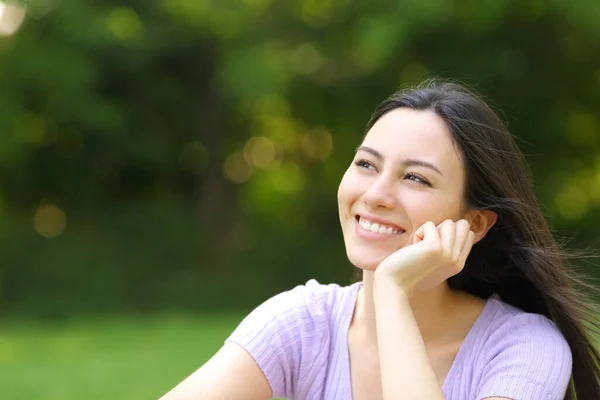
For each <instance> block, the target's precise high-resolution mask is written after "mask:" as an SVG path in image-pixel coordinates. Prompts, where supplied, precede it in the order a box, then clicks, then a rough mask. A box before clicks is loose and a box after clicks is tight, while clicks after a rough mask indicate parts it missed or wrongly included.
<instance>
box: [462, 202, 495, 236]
mask: <svg viewBox="0 0 600 400" xmlns="http://www.w3.org/2000/svg"><path fill="white" fill-rule="evenodd" d="M497 219H498V215H497V214H496V213H495V212H493V211H489V210H472V211H469V212H468V213H467V220H468V221H469V222H470V223H471V230H472V231H473V233H474V234H475V240H474V243H477V242H479V241H480V240H481V239H483V238H484V237H485V235H486V234H487V233H488V231H489V230H490V228H491V227H492V226H494V224H495V223H496V220H497Z"/></svg>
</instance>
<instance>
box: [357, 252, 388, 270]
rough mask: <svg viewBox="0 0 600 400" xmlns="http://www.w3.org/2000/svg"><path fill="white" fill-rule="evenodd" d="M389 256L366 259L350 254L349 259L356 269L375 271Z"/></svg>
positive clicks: (363, 256) (362, 256)
mask: <svg viewBox="0 0 600 400" xmlns="http://www.w3.org/2000/svg"><path fill="white" fill-rule="evenodd" d="M387 256H388V254H385V255H380V256H371V257H365V255H360V254H348V259H349V260H350V262H351V263H352V265H354V266H355V267H356V268H360V269H362V270H364V271H375V270H376V269H377V266H378V265H379V264H381V262H382V261H383V260H385V258H386V257H387Z"/></svg>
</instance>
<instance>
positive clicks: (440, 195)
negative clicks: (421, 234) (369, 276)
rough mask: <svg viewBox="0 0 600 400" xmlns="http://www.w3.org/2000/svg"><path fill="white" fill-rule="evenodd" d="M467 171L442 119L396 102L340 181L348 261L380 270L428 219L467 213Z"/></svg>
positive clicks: (447, 217)
mask: <svg viewBox="0 0 600 400" xmlns="http://www.w3.org/2000/svg"><path fill="white" fill-rule="evenodd" d="M464 185H465V171H464V167H463V163H462V161H461V157H460V155H459V151H458V149H457V148H456V146H455V145H454V143H453V141H452V138H451V134H450V132H449V131H448V128H447V127H446V125H445V123H444V121H443V120H442V119H441V118H440V117H439V116H437V115H436V114H435V113H434V112H433V111H417V110H412V109H409V108H397V109H395V110H392V111H390V112H388V113H386V114H385V115H383V116H382V117H381V118H380V119H379V120H378V121H377V122H376V123H375V125H373V127H372V128H371V129H370V130H369V132H368V133H367V135H366V137H365V140H364V141H363V143H362V144H361V146H360V147H359V148H358V150H357V152H356V155H355V157H354V160H353V162H352V164H351V165H350V167H349V168H348V170H347V171H346V173H345V174H344V177H343V178H342V181H341V183H340V187H339V190H338V206H339V213H340V222H341V225H342V231H343V234H344V241H345V243H346V252H347V254H348V258H349V259H350V262H352V263H353V264H354V265H355V266H357V267H359V268H362V269H365V270H375V268H377V265H379V263H381V261H383V259H384V258H385V257H387V256H388V255H390V254H392V253H393V252H395V251H396V250H398V249H400V248H401V247H404V246H407V245H410V244H411V243H412V240H413V234H414V232H415V231H416V230H417V229H418V228H419V227H420V226H421V225H423V224H424V223H425V222H427V221H433V222H434V223H435V224H436V225H438V224H439V223H441V222H442V221H444V220H446V219H452V220H454V221H456V220H458V219H460V218H462V217H463V214H462V211H463V208H462V205H463V202H462V200H463V193H464Z"/></svg>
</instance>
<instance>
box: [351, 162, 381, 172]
mask: <svg viewBox="0 0 600 400" xmlns="http://www.w3.org/2000/svg"><path fill="white" fill-rule="evenodd" d="M354 165H356V166H357V167H359V168H365V169H372V170H377V168H375V166H374V165H373V164H372V163H370V162H369V161H367V160H356V161H354Z"/></svg>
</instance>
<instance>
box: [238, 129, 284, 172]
mask: <svg viewBox="0 0 600 400" xmlns="http://www.w3.org/2000/svg"><path fill="white" fill-rule="evenodd" d="M244 159H245V160H246V162H247V163H248V164H249V165H254V166H256V167H258V168H262V169H267V168H269V167H272V166H274V165H275V164H277V148H276V147H275V144H274V143H273V141H272V140H271V139H269V138H266V137H264V136H253V137H251V138H250V139H248V141H247V142H246V144H245V145H244Z"/></svg>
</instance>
